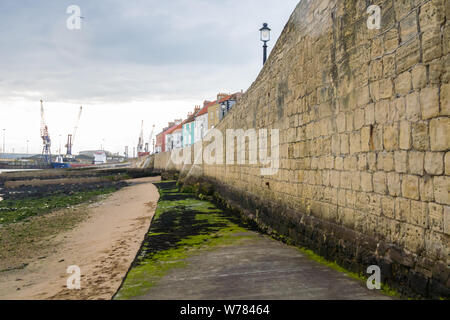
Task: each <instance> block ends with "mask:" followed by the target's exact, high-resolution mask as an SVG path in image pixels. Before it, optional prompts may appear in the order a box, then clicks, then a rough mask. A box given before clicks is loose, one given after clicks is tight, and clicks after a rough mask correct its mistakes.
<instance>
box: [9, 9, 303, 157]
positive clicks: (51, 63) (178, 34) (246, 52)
mask: <svg viewBox="0 0 450 320" xmlns="http://www.w3.org/2000/svg"><path fill="white" fill-rule="evenodd" d="M298 2H299V0H282V1H273V0H271V1H269V0H170V1H162V0H159V1H155V0H127V1H123V0H120V1H119V0H95V1H93V0H70V1H65V0H58V1H56V0H1V1H0V12H1V16H2V17H1V19H0V34H1V36H0V130H1V129H6V150H7V152H12V149H13V148H14V151H15V152H19V153H22V152H25V151H26V146H27V140H29V152H30V153H31V152H33V153H39V152H41V148H42V142H41V140H40V137H39V126H40V108H39V105H40V104H39V100H40V99H43V100H44V107H45V111H46V118H47V124H48V127H49V131H50V136H51V138H52V143H53V145H52V152H53V153H56V152H57V151H58V149H59V144H60V141H61V145H62V147H63V146H64V144H65V140H66V139H67V134H69V133H71V132H72V131H73V127H74V125H75V120H76V117H77V113H78V109H79V106H80V105H83V107H84V113H83V115H82V118H81V122H80V126H79V130H78V134H77V137H76V141H75V146H74V151H75V152H78V151H80V150H89V149H98V148H100V146H101V145H102V144H103V143H104V145H105V148H106V149H107V150H110V151H112V152H120V153H123V151H124V147H125V146H126V145H128V146H130V151H132V149H133V147H134V146H136V144H137V140H138V136H139V132H140V124H141V120H144V124H145V136H146V140H148V139H149V136H150V131H151V126H152V125H153V124H155V125H156V128H157V131H160V129H162V128H163V127H164V126H165V125H167V122H168V121H171V120H173V119H174V118H186V115H187V113H188V112H189V111H191V110H192V109H193V108H194V106H195V105H199V104H202V102H203V100H212V99H214V98H215V95H216V94H217V93H218V92H237V91H240V90H244V91H245V90H247V89H248V87H249V86H250V85H251V83H252V82H253V81H254V80H255V78H256V77H257V75H258V73H259V71H260V70H261V67H262V43H261V42H260V41H259V31H258V30H259V28H260V27H261V25H262V23H263V22H268V23H269V26H270V27H271V28H272V41H271V42H270V43H269V48H270V49H271V48H273V46H274V44H275V42H276V40H277V38H278V37H279V35H280V33H281V31H282V29H283V27H284V25H285V24H286V22H287V20H288V19H289V16H290V14H291V13H292V11H293V10H294V8H295V6H296V5H297V3H298ZM69 5H78V6H79V7H80V8H81V16H82V17H83V18H84V19H82V26H81V30H69V29H68V28H67V27H66V21H67V19H68V18H69V16H70V15H69V14H67V13H66V10H67V7H68V6H69ZM0 134H1V138H3V131H2V132H0ZM0 148H2V140H0Z"/></svg>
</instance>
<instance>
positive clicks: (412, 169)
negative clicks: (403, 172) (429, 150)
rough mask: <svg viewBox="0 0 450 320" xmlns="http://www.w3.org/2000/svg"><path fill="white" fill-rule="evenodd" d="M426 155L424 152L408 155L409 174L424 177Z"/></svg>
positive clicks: (413, 152)
mask: <svg viewBox="0 0 450 320" xmlns="http://www.w3.org/2000/svg"><path fill="white" fill-rule="evenodd" d="M424 158H425V154H424V153H423V152H418V151H411V152H409V154H408V168H409V173H411V174H416V175H423V172H424V170H423V168H424Z"/></svg>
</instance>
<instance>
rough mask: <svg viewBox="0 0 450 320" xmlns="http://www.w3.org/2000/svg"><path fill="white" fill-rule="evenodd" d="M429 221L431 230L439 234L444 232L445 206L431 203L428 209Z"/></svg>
mask: <svg viewBox="0 0 450 320" xmlns="http://www.w3.org/2000/svg"><path fill="white" fill-rule="evenodd" d="M428 220H429V223H430V228H431V229H432V230H434V231H437V232H444V208H443V206H441V205H439V204H436V203H432V202H431V203H430V204H429V207H428Z"/></svg>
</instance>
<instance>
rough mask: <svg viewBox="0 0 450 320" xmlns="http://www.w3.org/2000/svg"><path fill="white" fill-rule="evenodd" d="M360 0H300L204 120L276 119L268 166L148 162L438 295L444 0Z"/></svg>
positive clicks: (445, 201)
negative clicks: (217, 116)
mask: <svg viewBox="0 0 450 320" xmlns="http://www.w3.org/2000/svg"><path fill="white" fill-rule="evenodd" d="M368 2H370V1H361V0H341V1H339V0H335V1H332V0H311V1H306V0H305V1H301V2H300V3H299V5H298V7H297V8H296V9H295V11H294V13H293V14H292V16H291V18H290V20H289V22H288V23H287V25H286V27H285V29H284V31H283V33H282V35H281V37H280V39H279V40H278V42H277V44H276V46H275V47H274V49H273V51H272V54H271V56H270V58H269V60H268V61H267V63H266V65H265V66H264V68H263V70H262V71H261V73H260V75H259V76H258V78H257V79H256V81H255V82H254V83H253V85H252V86H251V87H250V89H249V90H248V91H247V92H246V94H245V95H244V97H243V98H242V100H241V101H240V102H239V103H238V104H237V105H236V106H235V107H234V108H233V109H232V110H231V112H230V113H229V114H228V115H227V116H226V117H225V118H224V120H223V121H222V122H221V123H220V124H219V125H218V127H217V128H216V129H218V130H220V131H221V132H222V133H223V135H224V136H225V135H226V130H227V129H244V130H247V129H256V130H258V129H266V128H267V129H269V131H270V129H279V130H280V133H279V134H280V139H279V145H278V147H279V152H280V168H279V170H278V172H277V174H275V175H271V176H263V175H261V172H260V169H261V166H260V165H258V164H252V165H250V164H248V162H247V164H245V165H237V164H234V165H223V164H215V165H206V164H200V163H198V164H196V165H193V166H192V165H186V164H185V165H175V164H174V163H173V161H171V160H170V154H169V153H165V154H159V155H156V156H155V160H154V167H155V168H157V169H161V170H176V171H180V172H182V173H183V174H184V175H189V176H194V177H196V179H200V180H203V181H208V182H211V183H212V184H213V185H214V186H215V190H216V192H217V194H219V195H220V196H221V197H222V198H223V199H226V201H228V202H229V204H231V205H232V206H234V207H236V208H239V209H240V210H241V211H242V212H245V213H246V215H248V216H249V217H251V218H252V219H254V220H255V221H257V222H258V223H259V224H260V225H261V226H264V228H266V229H267V230H268V231H276V232H278V233H280V234H283V235H285V236H288V237H289V238H291V239H293V241H294V242H296V243H298V244H300V245H305V246H307V247H310V248H313V249H314V250H316V251H317V252H319V253H320V254H322V255H324V256H325V257H327V258H329V259H332V260H336V261H338V262H339V263H341V264H342V265H344V266H345V267H348V268H350V269H352V270H355V271H359V272H365V268H367V267H368V266H369V265H372V264H377V265H379V266H380V267H381V270H382V274H383V280H384V281H385V282H388V283H390V284H391V285H393V286H394V287H396V288H397V289H399V290H403V291H404V292H405V293H408V294H418V295H422V296H431V297H434V298H438V297H449V287H450V285H449V281H450V280H449V261H450V260H449V243H450V206H449V205H450V198H449V189H450V178H449V174H450V154H449V152H448V151H449V146H450V118H449V115H450V84H449V79H450V19H449V17H450V1H446V0H431V1H419V0H395V1H393V0H389V1H386V0H385V1H372V2H371V4H376V5H379V6H380V8H381V14H382V19H381V29H380V30H369V29H368V27H367V19H368V15H367V13H366V9H367V5H368ZM251 142H254V141H249V142H248V143H246V144H245V146H243V145H242V146H240V147H242V148H245V150H246V151H247V152H248V151H249V150H250V151H253V150H251V148H249V146H250V145H251ZM203 146H204V147H207V146H208V143H207V142H203ZM224 153H225V147H224ZM192 159H194V156H192ZM246 159H247V161H248V159H249V156H248V155H247V157H246Z"/></svg>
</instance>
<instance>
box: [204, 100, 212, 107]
mask: <svg viewBox="0 0 450 320" xmlns="http://www.w3.org/2000/svg"><path fill="white" fill-rule="evenodd" d="M210 103H211V101H208V100H205V101H204V102H203V107H206V106H207V105H208V104H210Z"/></svg>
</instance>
